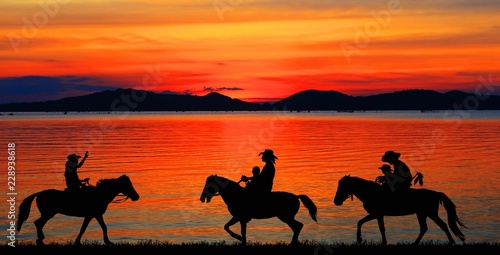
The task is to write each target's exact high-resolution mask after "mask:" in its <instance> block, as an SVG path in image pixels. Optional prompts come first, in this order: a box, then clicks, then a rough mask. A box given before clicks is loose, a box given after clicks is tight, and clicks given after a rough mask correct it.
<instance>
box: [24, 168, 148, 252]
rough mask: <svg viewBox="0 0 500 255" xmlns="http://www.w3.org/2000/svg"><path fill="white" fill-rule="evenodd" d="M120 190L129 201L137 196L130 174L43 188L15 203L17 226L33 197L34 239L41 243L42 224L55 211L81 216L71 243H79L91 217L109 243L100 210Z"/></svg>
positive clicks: (104, 208) (27, 214)
mask: <svg viewBox="0 0 500 255" xmlns="http://www.w3.org/2000/svg"><path fill="white" fill-rule="evenodd" d="M120 193H122V194H123V195H125V196H126V198H125V199H124V200H123V201H125V200H126V199H127V198H129V197H130V198H131V199H132V201H136V200H138V199H139V194H137V192H136V191H135V189H134V187H133V186H132V182H131V181H130V178H129V177H128V176H126V175H122V176H120V177H119V178H116V179H103V180H99V181H98V182H97V185H96V186H89V187H85V188H83V189H82V190H78V191H61V190H55V189H47V190H43V191H40V192H37V193H34V194H32V195H31V196H29V197H27V198H25V199H24V200H23V202H22V203H21V205H20V206H19V215H18V220H17V230H18V232H19V231H21V227H22V226H23V223H24V221H26V219H28V216H29V214H30V209H31V203H32V202H33V200H34V199H35V198H36V204H37V206H38V210H39V211H40V218H38V219H37V220H35V222H34V223H35V226H36V230H37V237H38V239H37V240H36V243H37V244H38V245H43V239H45V236H44V234H43V231H42V229H43V226H44V225H45V224H46V223H47V221H48V220H50V219H51V218H52V217H54V216H55V215H56V214H58V213H60V214H64V215H68V216H75V217H84V220H83V224H82V227H81V228H80V233H79V234H78V237H77V238H76V240H75V244H80V239H81V238H82V235H83V233H84V232H85V229H86V228H87V226H88V224H89V223H90V221H91V220H92V219H93V218H95V219H96V220H97V222H99V225H100V226H101V228H102V232H103V237H104V242H105V243H106V244H108V245H109V244H112V243H111V241H110V240H109V238H108V233H107V227H106V224H105V223H104V219H103V214H104V213H105V212H106V209H107V208H108V204H109V203H111V202H112V201H113V200H114V199H115V197H116V196H118V194H120Z"/></svg>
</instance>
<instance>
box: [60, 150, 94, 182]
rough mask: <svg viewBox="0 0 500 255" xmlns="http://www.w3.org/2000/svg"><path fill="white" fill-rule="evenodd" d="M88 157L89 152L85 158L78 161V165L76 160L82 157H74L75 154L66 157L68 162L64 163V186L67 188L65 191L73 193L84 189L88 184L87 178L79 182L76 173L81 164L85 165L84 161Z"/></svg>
mask: <svg viewBox="0 0 500 255" xmlns="http://www.w3.org/2000/svg"><path fill="white" fill-rule="evenodd" d="M88 156H89V152H88V151H86V152H85V156H84V157H83V159H82V160H81V161H80V163H78V159H79V158H81V157H82V156H80V155H76V154H75V153H73V154H70V155H68V156H67V158H68V161H66V170H65V171H64V177H65V179H66V186H67V187H68V188H67V190H70V191H75V190H78V189H80V188H82V187H84V186H85V184H88V181H89V178H85V179H83V180H80V178H79V177H78V173H77V170H78V168H80V167H82V165H83V163H85V160H86V159H87V157H88Z"/></svg>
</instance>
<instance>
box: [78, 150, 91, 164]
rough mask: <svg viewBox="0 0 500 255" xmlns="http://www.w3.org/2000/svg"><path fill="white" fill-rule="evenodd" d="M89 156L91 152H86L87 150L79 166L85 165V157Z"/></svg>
mask: <svg viewBox="0 0 500 255" xmlns="http://www.w3.org/2000/svg"><path fill="white" fill-rule="evenodd" d="M88 156H89V152H88V151H86V152H85V156H84V157H83V159H82V161H80V164H78V167H81V166H83V163H85V159H87V158H88Z"/></svg>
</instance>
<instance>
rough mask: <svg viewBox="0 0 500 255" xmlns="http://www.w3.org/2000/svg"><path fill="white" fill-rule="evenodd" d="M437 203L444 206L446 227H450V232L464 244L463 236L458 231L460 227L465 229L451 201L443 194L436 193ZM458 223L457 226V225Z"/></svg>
mask: <svg viewBox="0 0 500 255" xmlns="http://www.w3.org/2000/svg"><path fill="white" fill-rule="evenodd" d="M438 196H439V203H440V204H442V205H444V209H446V212H448V225H449V226H450V229H451V231H452V232H453V234H455V235H456V236H457V237H458V238H460V240H462V242H465V235H464V234H463V233H462V231H460V228H459V227H458V226H459V225H460V227H462V228H467V227H466V226H465V225H464V223H463V222H462V221H461V220H460V219H459V218H458V216H457V210H456V206H455V204H454V203H453V202H452V201H451V199H450V198H449V197H448V196H447V195H446V194H444V193H442V192H438ZM457 223H458V225H457Z"/></svg>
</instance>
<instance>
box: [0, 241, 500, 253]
mask: <svg viewBox="0 0 500 255" xmlns="http://www.w3.org/2000/svg"><path fill="white" fill-rule="evenodd" d="M0 247H1V250H3V251H2V254H14V253H15V254H50V255H56V254H65V255H67V254H76V253H79V254H91V255H94V254H119V255H125V254H148V255H152V254H162V255H163V254H221V255H222V254H225V255H226V254H238V255H246V254H248V255H250V254H258V255H267V254H300V255H309V254H310V255H324V254H330V255H341V254H370V255H371V254H384V255H391V254H397V255H404V254H422V255H427V254H458V253H460V254H481V255H488V254H495V255H496V254H500V243H497V242H495V243H486V242H484V243H465V244H457V245H452V246H450V245H447V243H445V242H432V241H429V242H422V243H421V244H420V245H418V246H412V245H410V243H397V244H389V245H386V246H381V245H379V244H378V243H362V244H356V243H325V242H314V241H303V242H302V244H301V245H297V246H289V245H288V243H272V244H271V243H269V244H268V243H253V242H252V243H249V244H247V245H246V246H240V245H239V243H237V242H234V243H227V242H214V243H208V242H193V243H170V242H168V241H153V240H150V241H141V242H137V243H127V242H116V243H115V244H114V245H111V246H108V245H105V244H103V243H102V242H83V243H82V245H74V244H73V242H67V243H47V244H46V245H45V246H42V247H39V246H36V245H35V244H34V242H18V243H16V247H10V246H8V245H7V244H5V245H2V246H0ZM7 252H8V253H7ZM12 252H14V253H12Z"/></svg>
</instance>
